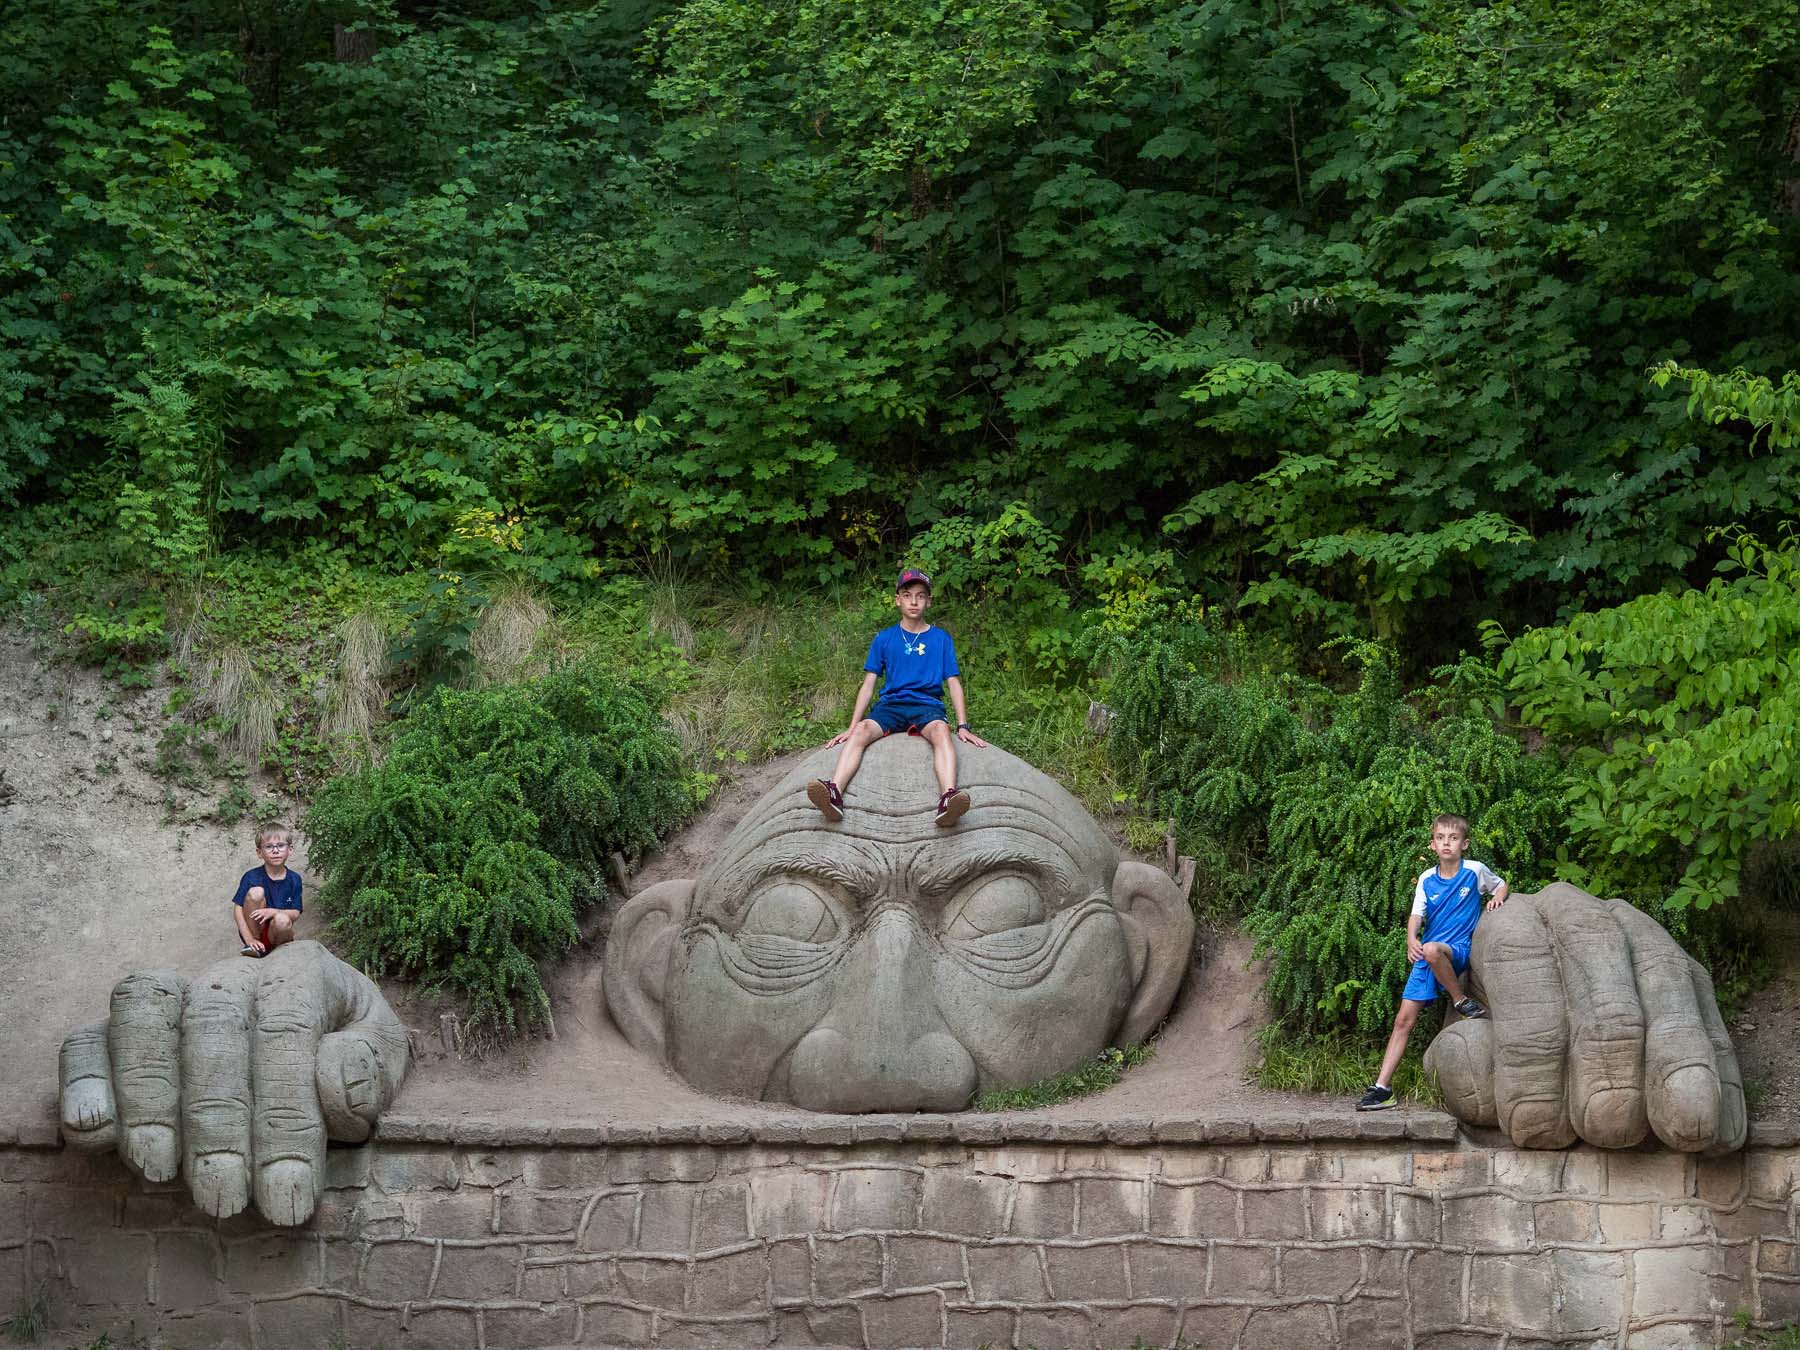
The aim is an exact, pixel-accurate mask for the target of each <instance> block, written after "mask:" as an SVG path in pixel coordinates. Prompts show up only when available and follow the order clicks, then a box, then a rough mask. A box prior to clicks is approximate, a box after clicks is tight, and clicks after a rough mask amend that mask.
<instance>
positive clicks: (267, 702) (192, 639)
mask: <svg viewBox="0 0 1800 1350" xmlns="http://www.w3.org/2000/svg"><path fill="white" fill-rule="evenodd" d="M183 631H184V633H185V634H186V636H185V638H184V639H183V641H184V644H185V645H186V646H187V648H188V651H189V653H190V656H191V657H194V658H197V662H196V664H197V665H198V666H199V678H198V684H199V689H198V698H197V700H196V701H197V702H198V704H199V706H200V708H201V709H202V710H204V711H205V712H206V713H208V714H210V715H211V716H213V717H216V718H218V719H219V722H220V724H221V725H222V726H224V728H225V737H224V739H225V743H226V744H227V745H228V746H229V747H230V748H231V749H232V750H233V751H235V752H236V753H237V754H239V755H241V756H243V758H244V760H245V761H246V762H247V763H249V764H253V765H254V764H259V763H261V762H262V757H263V752H264V751H266V750H267V749H268V748H269V747H270V746H272V745H273V744H275V732H276V715H277V712H278V705H277V702H276V698H275V691H274V690H272V689H271V688H270V687H269V682H268V680H267V679H265V678H264V677H263V676H262V675H260V674H258V673H257V669H256V666H255V664H254V663H253V662H252V661H251V659H250V651H249V648H247V647H245V646H244V645H243V644H242V643H240V642H234V641H231V640H229V639H226V640H219V641H209V638H208V635H207V634H206V633H205V632H204V631H203V630H202V629H201V628H200V627H199V625H198V624H194V625H187V626H184V629H183Z"/></svg>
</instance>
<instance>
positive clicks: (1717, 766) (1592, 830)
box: [1501, 534, 1800, 923]
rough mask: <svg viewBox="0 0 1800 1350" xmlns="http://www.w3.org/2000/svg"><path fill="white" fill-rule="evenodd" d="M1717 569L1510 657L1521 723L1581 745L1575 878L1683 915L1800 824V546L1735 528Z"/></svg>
mask: <svg viewBox="0 0 1800 1350" xmlns="http://www.w3.org/2000/svg"><path fill="white" fill-rule="evenodd" d="M1720 570H1721V573H1722V575H1720V576H1718V577H1715V578H1714V579H1713V580H1712V581H1711V582H1710V583H1709V584H1708V585H1707V586H1706V587H1705V589H1703V590H1688V591H1683V592H1680V593H1678V594H1660V595H1646V596H1641V597H1639V598H1638V599H1636V600H1632V601H1630V602H1628V603H1626V604H1623V605H1618V606H1615V607H1614V608H1611V609H1601V610H1594V611H1591V612H1589V613H1586V614H1578V615H1576V616H1574V617H1573V618H1571V619H1570V620H1569V621H1568V622H1567V623H1565V624H1562V625H1560V626H1558V627H1554V628H1542V629H1536V630H1533V631H1530V632H1527V633H1525V634H1524V635H1523V636H1522V637H1520V638H1519V639H1518V640H1517V641H1516V642H1514V643H1513V644H1512V646H1511V647H1510V648H1508V649H1507V651H1506V653H1505V655H1504V657H1503V658H1502V660H1501V670H1502V673H1503V674H1504V675H1505V677H1506V679H1507V684H1508V691H1509V693H1510V695H1511V697H1512V698H1513V700H1514V701H1515V702H1516V703H1517V704H1518V706H1519V709H1520V715H1521V717H1522V718H1523V720H1524V721H1525V722H1526V723H1527V724H1528V725H1530V726H1533V727H1537V728H1540V729H1542V730H1543V732H1544V733H1545V734H1546V735H1547V736H1548V737H1550V738H1551V739H1552V740H1553V741H1555V742H1557V743H1559V744H1561V745H1564V746H1567V747H1569V748H1570V749H1572V751H1573V759H1572V763H1573V766H1574V768H1575V769H1576V771H1577V778H1576V789H1575V792H1574V794H1573V796H1572V797H1571V800H1570V811H1569V817H1568V829H1569V832H1570V834H1571V835H1572V836H1573V838H1574V839H1575V840H1576V841H1577V842H1578V843H1580V844H1581V845H1582V846H1583V847H1582V850H1581V854H1580V856H1581V857H1582V858H1583V859H1584V864H1583V866H1581V867H1580V868H1578V869H1572V870H1571V877H1572V879H1574V880H1577V881H1580V882H1582V883H1583V884H1585V885H1587V886H1589V887H1590V889H1591V888H1594V887H1603V888H1607V889H1609V890H1615V891H1617V892H1621V893H1623V894H1625V895H1627V896H1628V897H1630V898H1631V899H1632V900H1633V902H1634V903H1637V904H1640V905H1643V906H1645V907H1646V908H1651V909H1657V908H1666V910H1667V911H1668V912H1669V916H1670V917H1671V918H1673V919H1675V920H1676V922H1678V923H1680V922H1683V921H1684V918H1683V912H1684V911H1686V910H1688V909H1690V908H1693V909H1702V910H1703V909H1707V908H1710V907H1712V906H1714V905H1719V904H1722V903H1723V902H1725V901H1727V900H1731V899H1735V898H1736V896H1737V894H1738V890H1739V881H1740V874H1741V873H1742V871H1743V868H1744V864H1745V863H1746V861H1748V860H1750V859H1751V858H1752V857H1753V856H1754V855H1755V853H1756V851H1757V850H1758V849H1759V848H1760V849H1764V850H1767V849H1770V848H1779V846H1780V845H1781V844H1782V843H1783V841H1785V840H1787V839H1789V838H1791V837H1792V836H1793V835H1794V834H1795V832H1796V826H1797V824H1800V807H1797V806H1796V801H1800V754H1797V753H1796V751H1795V748H1794V723H1795V720H1796V717H1797V716H1800V676H1797V675H1796V673H1795V666H1794V662H1793V655H1792V654H1793V651H1794V648H1795V645H1796V643H1797V642H1800V546H1796V545H1794V544H1788V545H1786V546H1785V547H1781V548H1767V547H1764V546H1763V545H1762V544H1761V543H1760V542H1759V541H1757V540H1756V539H1755V538H1753V537H1751V536H1749V535H1747V534H1737V535H1735V536H1733V538H1732V540H1731V544H1730V547H1729V551H1728V555H1727V557H1726V559H1725V561H1724V563H1723V564H1721V568H1720ZM1763 870H1764V871H1765V872H1767V871H1769V867H1768V865H1767V861H1765V866H1764V869H1763ZM1777 871H1778V869H1777ZM1770 880H1771V881H1772V882H1774V883H1775V884H1772V885H1770V886H1769V891H1770V893H1771V895H1772V896H1773V897H1774V898H1777V899H1780V898H1782V897H1783V896H1784V895H1785V893H1786V892H1787V890H1788V888H1787V887H1786V886H1785V884H1782V883H1781V882H1780V878H1779V876H1778V875H1776V876H1772V877H1771V878H1770ZM1665 897H1666V899H1665Z"/></svg>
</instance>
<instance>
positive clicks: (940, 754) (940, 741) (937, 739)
mask: <svg viewBox="0 0 1800 1350" xmlns="http://www.w3.org/2000/svg"><path fill="white" fill-rule="evenodd" d="M923 734H924V736H925V739H926V740H927V741H929V742H931V767H932V770H933V771H934V772H935V773H936V774H937V780H938V790H939V791H940V792H948V791H949V790H950V789H951V788H953V787H955V786H956V737H954V736H952V735H951V734H950V724H949V723H948V722H928V723H926V725H925V731H924V733H923ZM839 786H840V787H841V786H843V785H842V784H841V783H840V784H839Z"/></svg>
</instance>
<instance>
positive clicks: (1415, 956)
mask: <svg viewBox="0 0 1800 1350" xmlns="http://www.w3.org/2000/svg"><path fill="white" fill-rule="evenodd" d="M1406 959H1407V960H1408V961H1423V960H1424V959H1425V944H1424V943H1423V942H1420V941H1419V939H1417V938H1408V939H1406Z"/></svg>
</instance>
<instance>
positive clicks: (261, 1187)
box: [256, 1158, 314, 1224]
mask: <svg viewBox="0 0 1800 1350" xmlns="http://www.w3.org/2000/svg"><path fill="white" fill-rule="evenodd" d="M313 1201H314V1195H313V1170H312V1168H311V1167H310V1166H308V1165H307V1164H306V1163H303V1162H300V1161H299V1160H297V1159H294V1158H283V1159H281V1160H280V1161H278V1162H272V1163H264V1164H263V1165H262V1167H261V1168H260V1169H258V1171H257V1174H256V1207H257V1208H258V1209H260V1210H261V1211H262V1212H263V1217H264V1218H265V1219H267V1220H268V1221H269V1222H270V1223H278V1224H297V1223H305V1222H306V1221H307V1219H309V1218H310V1217H311V1216H312V1211H313Z"/></svg>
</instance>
